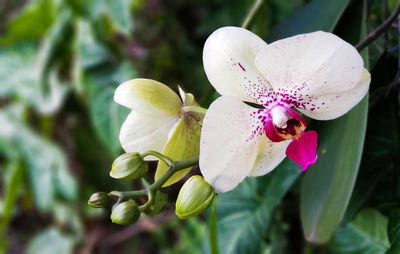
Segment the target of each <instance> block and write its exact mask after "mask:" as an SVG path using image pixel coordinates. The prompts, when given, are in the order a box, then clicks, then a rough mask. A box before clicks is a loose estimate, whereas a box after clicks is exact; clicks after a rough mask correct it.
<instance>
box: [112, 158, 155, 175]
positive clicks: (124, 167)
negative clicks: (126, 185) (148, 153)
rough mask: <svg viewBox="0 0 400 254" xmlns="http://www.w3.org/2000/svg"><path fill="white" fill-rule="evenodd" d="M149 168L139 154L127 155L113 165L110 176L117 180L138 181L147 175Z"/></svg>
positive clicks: (116, 160)
mask: <svg viewBox="0 0 400 254" xmlns="http://www.w3.org/2000/svg"><path fill="white" fill-rule="evenodd" d="M147 171H148V166H147V163H146V162H145V161H144V160H143V158H142V157H141V156H140V154H139V153H125V154H122V155H121V156H119V157H118V158H117V159H115V161H114V162H113V164H112V167H111V172H110V176H111V177H113V178H117V179H138V178H140V177H142V176H144V175H146V174H147Z"/></svg>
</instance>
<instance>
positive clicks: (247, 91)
mask: <svg viewBox="0 0 400 254" xmlns="http://www.w3.org/2000/svg"><path fill="white" fill-rule="evenodd" d="M266 45H267V44H266V43H265V42H264V41H263V40H262V39H261V38H259V37H258V36H257V35H255V34H254V33H252V32H250V31H248V30H246V29H244V28H239V27H223V28H220V29H218V30H216V31H215V32H213V33H212V34H211V35H210V37H208V39H207V41H206V43H205V45H204V50H203V64H204V70H205V72H206V74H207V77H208V80H209V81H210V83H211V84H212V85H213V86H214V88H215V89H216V90H217V91H218V93H220V94H222V95H229V96H233V97H236V98H239V99H241V100H242V101H250V102H258V103H261V104H264V102H266V101H267V100H270V97H271V96H270V95H271V93H272V91H271V87H270V86H269V85H268V83H267V82H266V80H265V79H264V78H263V76H262V75H261V74H260V73H259V72H258V70H257V69H256V67H255V65H254V61H255V58H256V55H257V53H258V52H259V50H260V49H261V48H263V47H265V46H266Z"/></svg>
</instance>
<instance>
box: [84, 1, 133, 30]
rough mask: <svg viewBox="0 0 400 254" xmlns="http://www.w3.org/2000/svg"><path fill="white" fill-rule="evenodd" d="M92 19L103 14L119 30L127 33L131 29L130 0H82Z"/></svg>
mask: <svg viewBox="0 0 400 254" xmlns="http://www.w3.org/2000/svg"><path fill="white" fill-rule="evenodd" d="M83 1H84V4H85V7H86V9H87V11H88V13H89V16H90V18H91V19H92V20H98V19H99V18H101V17H103V16H105V17H106V18H108V19H109V20H110V21H111V23H112V24H113V25H114V26H115V27H116V28H117V29H118V30H120V31H121V32H123V33H125V34H126V35H129V34H130V32H131V30H132V26H133V24H132V16H131V5H132V0H117V1H116V0H83Z"/></svg>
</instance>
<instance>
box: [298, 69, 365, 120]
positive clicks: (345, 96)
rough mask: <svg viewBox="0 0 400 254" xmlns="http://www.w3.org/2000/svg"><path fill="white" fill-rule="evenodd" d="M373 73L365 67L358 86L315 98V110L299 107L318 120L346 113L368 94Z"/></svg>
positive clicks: (304, 112) (305, 113)
mask: <svg viewBox="0 0 400 254" xmlns="http://www.w3.org/2000/svg"><path fill="white" fill-rule="evenodd" d="M370 82H371V74H370V73H369V72H368V71H367V70H366V69H364V71H363V74H362V76H361V78H360V80H359V81H358V84H357V86H355V87H354V88H353V89H351V90H349V91H345V92H342V93H333V94H326V95H323V96H319V97H318V99H316V100H314V102H313V104H314V105H315V106H314V108H315V110H304V109H303V110H302V109H299V110H300V112H301V113H303V114H304V115H306V116H308V117H311V118H313V119H317V120H330V119H335V118H337V117H339V116H342V115H344V114H346V113H347V112H348V111H349V110H350V109H352V108H353V107H354V106H355V105H357V104H358V103H359V102H360V101H361V100H362V98H364V96H365V95H366V94H367V92H368V89H369V84H370Z"/></svg>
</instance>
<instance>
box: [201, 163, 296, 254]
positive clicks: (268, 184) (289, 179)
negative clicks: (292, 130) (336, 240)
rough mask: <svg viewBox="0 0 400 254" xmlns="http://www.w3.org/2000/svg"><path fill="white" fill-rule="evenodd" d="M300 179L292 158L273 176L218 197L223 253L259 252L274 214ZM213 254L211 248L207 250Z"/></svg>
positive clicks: (219, 233)
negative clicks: (288, 191)
mask: <svg viewBox="0 0 400 254" xmlns="http://www.w3.org/2000/svg"><path fill="white" fill-rule="evenodd" d="M298 176H299V170H298V165H297V164H295V163H294V162H292V161H291V160H289V159H286V160H284V162H282V163H281V165H280V166H279V167H278V168H276V169H275V170H274V171H272V172H271V173H270V174H268V175H266V176H263V177H258V178H251V177H250V178H247V179H246V180H244V181H243V182H242V183H241V184H240V185H239V186H238V187H237V188H236V189H234V190H233V191H230V192H228V193H222V194H219V195H218V203H217V220H218V221H217V227H218V241H219V250H220V253H224V254H230V253H258V252H257V251H258V250H260V249H261V248H262V242H263V237H264V234H265V233H266V232H267V229H268V226H269V224H270V221H271V213H272V211H273V210H274V209H275V207H276V206H277V205H278V204H279V202H280V201H281V199H282V198H283V196H284V195H285V193H286V192H287V190H288V189H289V188H290V187H291V186H292V184H293V182H294V181H295V180H296V179H297V177H298ZM204 250H205V251H209V248H205V249H204Z"/></svg>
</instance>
